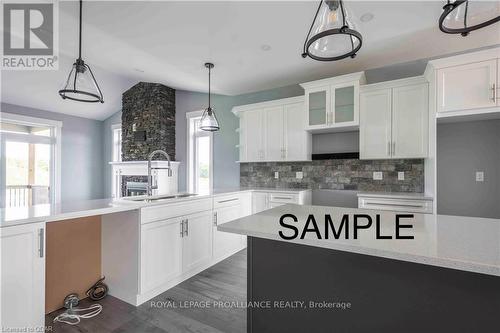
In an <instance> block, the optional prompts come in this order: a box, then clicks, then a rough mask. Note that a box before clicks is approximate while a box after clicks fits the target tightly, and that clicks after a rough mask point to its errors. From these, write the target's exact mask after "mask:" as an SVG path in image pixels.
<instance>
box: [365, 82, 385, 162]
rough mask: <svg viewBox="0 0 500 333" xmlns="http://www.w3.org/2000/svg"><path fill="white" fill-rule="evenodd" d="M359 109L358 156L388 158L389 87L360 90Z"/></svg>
mask: <svg viewBox="0 0 500 333" xmlns="http://www.w3.org/2000/svg"><path fill="white" fill-rule="evenodd" d="M359 110H360V115H359V117H360V119H359V121H360V125H359V155H360V158H361V159H377V158H390V157H391V112H392V111H391V89H380V90H376V91H369V92H362V93H361V94H360V108H359Z"/></svg>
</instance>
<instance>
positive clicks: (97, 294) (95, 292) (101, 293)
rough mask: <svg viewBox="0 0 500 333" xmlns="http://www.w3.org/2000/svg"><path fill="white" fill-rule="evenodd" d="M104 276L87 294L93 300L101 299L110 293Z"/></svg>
mask: <svg viewBox="0 0 500 333" xmlns="http://www.w3.org/2000/svg"><path fill="white" fill-rule="evenodd" d="M104 278H105V277H103V278H102V279H100V280H99V281H97V282H96V283H95V284H94V285H93V286H92V287H90V288H89V290H87V296H88V297H89V298H90V299H91V300H93V301H100V300H101V299H103V298H104V297H106V295H108V286H107V285H106V284H105V283H104V282H103V281H104Z"/></svg>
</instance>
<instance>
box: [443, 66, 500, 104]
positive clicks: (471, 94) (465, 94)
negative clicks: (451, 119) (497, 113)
mask: <svg viewBox="0 0 500 333" xmlns="http://www.w3.org/2000/svg"><path fill="white" fill-rule="evenodd" d="M496 81H497V60H496V59H492V60H487V61H480V62H475V63H472V64H466V65H460V66H452V67H447V68H442V69H439V70H438V72H437V87H438V91H437V92H438V104H437V112H449V111H460V110H468V109H480V108H491V107H495V106H496V105H497V100H496V96H495V95H496V91H495V90H496Z"/></svg>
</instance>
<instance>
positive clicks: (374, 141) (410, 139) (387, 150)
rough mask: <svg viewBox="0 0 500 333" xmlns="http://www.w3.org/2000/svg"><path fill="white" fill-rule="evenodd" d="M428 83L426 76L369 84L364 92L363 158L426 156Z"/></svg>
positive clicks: (362, 117)
mask: <svg viewBox="0 0 500 333" xmlns="http://www.w3.org/2000/svg"><path fill="white" fill-rule="evenodd" d="M428 90H429V88H428V83H427V82H426V81H425V79H424V78H422V77H417V78H410V79H402V80H395V81H390V82H384V83H378V84H373V85H367V86H365V87H363V88H362V91H361V94H360V130H359V131H360V140H359V142H360V158H361V159H389V158H425V157H427V152H428V140H429V138H428V137H429V134H428V128H429V122H428V117H429V115H428V113H429V102H428Z"/></svg>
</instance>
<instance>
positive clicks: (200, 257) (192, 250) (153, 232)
mask: <svg viewBox="0 0 500 333" xmlns="http://www.w3.org/2000/svg"><path fill="white" fill-rule="evenodd" d="M211 217H212V214H211V211H206V212H201V213H196V214H191V215H187V216H183V217H176V218H171V219H166V220H163V221H158V222H152V223H148V224H144V225H142V231H141V292H142V293H144V292H148V291H151V290H154V289H155V288H159V287H161V286H163V285H165V284H167V283H168V282H170V281H172V280H174V279H176V278H179V277H181V276H182V274H183V273H188V272H190V271H194V270H196V269H198V268H201V267H204V266H206V265H207V264H209V263H210V260H211V259H212V236H211V230H210V229H211Z"/></svg>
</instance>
